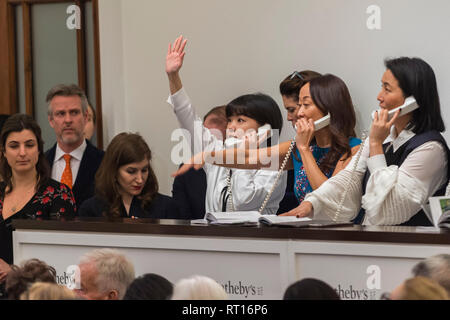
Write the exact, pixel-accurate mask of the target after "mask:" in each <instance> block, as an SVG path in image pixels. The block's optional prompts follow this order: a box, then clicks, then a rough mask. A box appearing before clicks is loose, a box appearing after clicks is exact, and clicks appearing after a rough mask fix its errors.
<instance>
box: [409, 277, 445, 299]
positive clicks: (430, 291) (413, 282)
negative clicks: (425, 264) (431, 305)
mask: <svg viewBox="0 0 450 320" xmlns="http://www.w3.org/2000/svg"><path fill="white" fill-rule="evenodd" d="M401 299H402V300H448V295H447V291H446V290H445V289H444V288H443V287H442V286H441V285H439V284H438V283H437V282H435V281H433V280H431V279H428V278H425V277H414V278H411V279H408V280H406V281H405V282H404V284H403V290H402V294H401Z"/></svg>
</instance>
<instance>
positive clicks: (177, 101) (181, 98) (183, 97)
mask: <svg viewBox="0 0 450 320" xmlns="http://www.w3.org/2000/svg"><path fill="white" fill-rule="evenodd" d="M186 101H189V97H188V95H187V93H186V91H185V90H184V87H182V88H181V89H180V90H178V91H177V92H175V93H174V94H172V95H170V94H169V97H168V98H167V103H168V104H170V105H171V106H172V107H175V106H180V105H183V104H185V103H186Z"/></svg>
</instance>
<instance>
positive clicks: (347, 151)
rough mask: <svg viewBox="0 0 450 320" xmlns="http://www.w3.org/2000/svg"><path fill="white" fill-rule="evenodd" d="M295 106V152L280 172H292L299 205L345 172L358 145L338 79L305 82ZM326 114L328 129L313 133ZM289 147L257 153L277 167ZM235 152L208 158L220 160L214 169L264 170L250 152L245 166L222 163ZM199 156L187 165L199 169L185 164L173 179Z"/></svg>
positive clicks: (349, 107)
mask: <svg viewBox="0 0 450 320" xmlns="http://www.w3.org/2000/svg"><path fill="white" fill-rule="evenodd" d="M298 105H299V109H298V113H297V122H296V125H297V135H296V137H295V149H294V150H293V152H292V153H293V155H292V156H291V157H290V159H292V160H289V161H288V162H287V163H286V166H285V167H284V170H289V169H292V168H293V169H294V173H295V184H294V192H295V195H296V197H297V199H298V201H299V202H302V201H303V199H304V197H305V195H306V194H307V193H309V192H311V191H312V190H315V189H317V188H318V187H320V186H321V185H322V184H323V183H324V182H325V181H327V180H328V179H329V178H330V177H331V176H333V175H336V174H337V173H338V172H339V171H340V170H342V169H344V168H345V166H346V165H347V164H348V162H349V161H350V159H351V158H352V155H354V154H355V153H356V152H357V151H358V149H359V144H360V143H361V141H360V140H359V139H357V138H355V131H354V127H355V122H356V119H355V111H354V109H353V104H352V100H351V97H350V93H349V91H348V88H347V86H346V85H345V83H344V81H342V80H341V79H340V78H338V77H336V76H334V75H331V74H327V75H323V76H319V77H316V78H314V79H311V80H310V81H309V82H306V84H305V85H303V86H302V87H301V89H300V93H299V101H298ZM327 114H329V116H330V123H329V125H326V126H324V127H323V128H321V129H319V130H317V131H316V130H315V124H314V123H315V121H318V120H320V119H322V118H323V117H325V116H326V115H327ZM290 145H291V142H290V141H287V142H283V143H281V144H279V145H277V146H274V147H271V148H268V149H263V150H260V152H261V153H262V154H267V155H268V156H269V157H272V158H277V157H278V158H279V163H280V164H281V163H282V162H283V160H284V158H285V157H286V154H287V153H288V151H289V148H290ZM235 152H238V151H234V150H227V151H226V152H213V153H212V154H211V155H212V156H213V157H214V158H215V159H218V160H224V161H223V162H222V163H224V164H222V163H220V162H221V161H218V162H215V164H217V165H218V166H224V167H232V168H234V167H235V168H246V169H260V168H263V167H264V164H263V163H262V161H261V157H260V154H258V153H257V152H251V150H245V160H246V164H236V162H237V161H235V162H232V163H229V162H228V163H227V162H225V160H229V159H233V153H235ZM203 156H204V155H199V156H197V159H193V161H191V162H197V163H200V164H199V165H195V164H193V163H190V164H185V165H184V166H183V167H182V168H180V170H178V171H177V172H176V173H175V175H178V174H182V173H183V172H185V171H186V170H188V169H189V168H190V167H197V168H198V167H200V166H201V163H202V160H203V159H202V158H203ZM199 158H200V159H199ZM197 160H199V161H197ZM235 160H236V159H235ZM297 209H298V207H297V208H294V209H292V210H291V211H289V212H288V214H295V213H296V211H297Z"/></svg>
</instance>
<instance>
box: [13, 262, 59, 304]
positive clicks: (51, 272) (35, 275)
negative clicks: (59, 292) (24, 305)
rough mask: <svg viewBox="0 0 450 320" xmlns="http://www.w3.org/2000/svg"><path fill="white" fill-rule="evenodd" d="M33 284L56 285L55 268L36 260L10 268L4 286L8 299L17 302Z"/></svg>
mask: <svg viewBox="0 0 450 320" xmlns="http://www.w3.org/2000/svg"><path fill="white" fill-rule="evenodd" d="M35 282H50V283H56V270H55V268H53V267H51V266H49V265H48V264H46V263H45V262H43V261H41V260H38V259H30V260H27V261H25V262H24V263H22V264H21V265H20V266H16V265H13V266H11V271H10V272H9V273H8V275H7V277H6V284H5V291H6V295H7V297H8V299H10V300H19V298H20V295H21V294H22V293H23V292H25V291H26V290H28V288H29V286H30V285H31V284H33V283H35Z"/></svg>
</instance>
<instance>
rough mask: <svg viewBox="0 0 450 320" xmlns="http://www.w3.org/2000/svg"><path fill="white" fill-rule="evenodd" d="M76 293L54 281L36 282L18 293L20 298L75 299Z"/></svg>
mask: <svg viewBox="0 0 450 320" xmlns="http://www.w3.org/2000/svg"><path fill="white" fill-rule="evenodd" d="M75 299H77V295H76V294H75V292H73V291H72V290H70V289H68V288H67V287H65V286H61V285H58V284H56V283H46V282H36V283H34V284H33V285H32V286H31V287H30V288H29V289H28V290H27V291H25V292H24V293H22V294H21V295H20V300H75Z"/></svg>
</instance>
